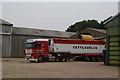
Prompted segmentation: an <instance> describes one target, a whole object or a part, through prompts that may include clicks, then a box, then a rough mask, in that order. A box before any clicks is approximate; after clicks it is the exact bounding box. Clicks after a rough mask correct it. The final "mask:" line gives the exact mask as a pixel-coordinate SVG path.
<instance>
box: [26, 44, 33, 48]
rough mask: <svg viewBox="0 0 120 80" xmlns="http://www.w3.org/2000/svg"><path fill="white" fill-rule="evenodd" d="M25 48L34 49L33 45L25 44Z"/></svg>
mask: <svg viewBox="0 0 120 80" xmlns="http://www.w3.org/2000/svg"><path fill="white" fill-rule="evenodd" d="M25 48H34V43H26V45H25Z"/></svg>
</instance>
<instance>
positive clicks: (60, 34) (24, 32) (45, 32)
mask: <svg viewBox="0 0 120 80" xmlns="http://www.w3.org/2000/svg"><path fill="white" fill-rule="evenodd" d="M13 34H21V35H36V36H50V37H70V36H72V35H74V34H76V33H73V32H64V31H54V30H43V29H33V28H23V27H13Z"/></svg>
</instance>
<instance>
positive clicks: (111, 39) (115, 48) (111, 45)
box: [106, 16, 120, 65]
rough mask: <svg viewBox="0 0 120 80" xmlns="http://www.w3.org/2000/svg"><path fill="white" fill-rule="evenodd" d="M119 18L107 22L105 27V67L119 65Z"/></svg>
mask: <svg viewBox="0 0 120 80" xmlns="http://www.w3.org/2000/svg"><path fill="white" fill-rule="evenodd" d="M119 21H120V16H119V17H117V18H115V19H113V20H112V21H111V22H109V23H108V24H107V25H106V27H107V53H106V54H107V57H106V64H107V65H120V31H119V30H120V24H119V23H118V22H119Z"/></svg>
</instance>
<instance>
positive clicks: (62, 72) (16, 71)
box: [2, 58, 118, 78]
mask: <svg viewBox="0 0 120 80" xmlns="http://www.w3.org/2000/svg"><path fill="white" fill-rule="evenodd" d="M2 70H3V72H2V77H3V78H118V67H113V66H104V65H103V62H84V61H69V62H43V63H29V62H26V61H25V59H24V58H3V59H2Z"/></svg>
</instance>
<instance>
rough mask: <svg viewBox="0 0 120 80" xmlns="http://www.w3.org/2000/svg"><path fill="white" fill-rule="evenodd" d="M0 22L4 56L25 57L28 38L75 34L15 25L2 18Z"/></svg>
mask: <svg viewBox="0 0 120 80" xmlns="http://www.w3.org/2000/svg"><path fill="white" fill-rule="evenodd" d="M0 22H1V23H0V30H1V31H0V41H1V42H0V49H2V50H1V54H2V57H3V58H8V57H12V58H14V57H24V47H25V41H26V40H27V39H33V38H68V37H70V36H72V35H74V34H75V33H73V32H64V31H54V30H43V29H33V28H23V27H13V24H11V23H9V22H7V21H4V20H1V19H0ZM1 37H2V38H1Z"/></svg>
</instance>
